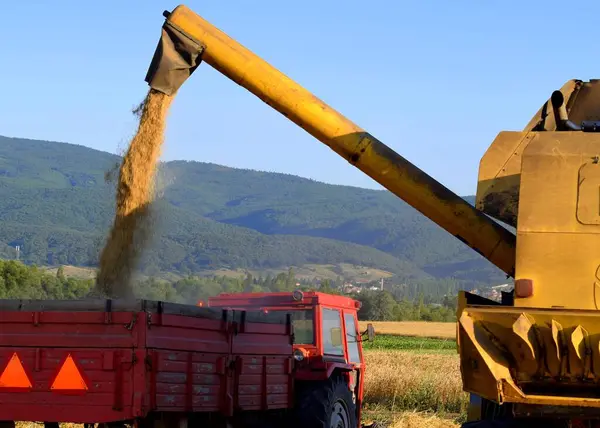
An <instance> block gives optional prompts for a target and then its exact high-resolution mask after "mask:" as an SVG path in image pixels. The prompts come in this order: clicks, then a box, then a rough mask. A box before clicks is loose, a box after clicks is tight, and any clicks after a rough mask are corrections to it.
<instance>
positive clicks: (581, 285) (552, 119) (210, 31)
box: [146, 6, 600, 426]
mask: <svg viewBox="0 0 600 428" xmlns="http://www.w3.org/2000/svg"><path fill="white" fill-rule="evenodd" d="M164 15H165V17H166V21H165V23H164V25H163V29H162V37H161V39H160V41H159V44H158V47H157V50H156V53H155V55H154V58H153V60H152V63H151V65H150V69H149V70H148V74H147V76H146V81H147V82H148V83H149V85H150V86H151V88H152V89H153V90H156V91H159V92H162V93H165V94H168V95H173V94H175V93H176V92H177V91H178V90H179V88H180V87H181V85H182V84H183V83H184V82H185V80H186V79H187V78H188V77H189V76H190V75H191V74H192V73H193V72H194V70H195V69H196V68H197V67H198V66H199V65H200V63H201V62H202V61H204V62H206V63H208V64H209V65H211V66H212V67H214V68H215V69H216V70H218V71H220V72H221V73H222V74H224V75H225V76H227V77H229V78H230V79H231V80H233V81H234V82H236V83H238V84H239V85H241V86H243V87H244V88H246V89H247V90H249V91H250V92H252V93H253V94H254V95H256V96H257V97H259V98H260V99H262V100H263V101H264V102H265V103H267V104H269V105H270V106H271V107H273V108H274V109H275V110H277V111H279V112H280V113H282V114H283V115H284V116H286V117H287V118H288V119H290V120H291V121H293V122H294V123H296V124H297V125H299V126H301V127H302V128H303V129H305V130H306V131H307V132H308V133H310V134H311V135H313V136H314V137H315V138H317V139H318V140H320V141H321V142H323V143H324V144H326V145H327V146H329V147H330V148H331V149H332V150H334V151H335V152H336V153H338V154H339V155H340V156H341V157H343V158H344V159H346V160H347V161H348V162H349V163H351V164H352V165H354V166H355V167H356V168H358V169H360V170H361V171H363V172H364V173H365V174H367V175H368V176H370V177H371V178H373V179H374V180H375V181H377V182H378V183H380V184H381V185H383V186H384V187H386V188H387V189H388V190H389V191H391V192H392V193H394V194H395V195H397V196H398V197H400V198H401V199H403V200H404V201H406V202H407V203H408V204H410V205H411V206H413V207H414V208H416V209H417V210H418V211H420V212H421V213H422V214H424V215H425V216H427V217H428V218H429V219H431V220H432V221H434V222H435V223H437V224H438V225H439V226H441V227H442V228H444V229H445V230H446V231H448V232H449V233H451V234H452V235H454V236H455V237H457V238H458V239H460V240H461V241H462V242H464V243H466V244H467V245H469V246H470V247H471V248H473V249H474V250H475V251H477V252H478V253H479V254H481V255H483V256H484V257H486V258H487V259H488V260H490V261H491V262H492V263H493V264H495V265H496V266H497V267H499V268H500V269H502V270H503V271H504V272H506V274H507V275H508V276H509V277H513V278H515V289H514V291H513V292H512V293H504V298H503V301H502V303H497V302H494V301H490V300H487V299H483V298H481V297H479V296H476V295H473V294H470V293H465V292H461V294H460V296H459V309H458V337H457V339H458V345H459V346H458V348H459V353H460V356H461V371H462V375H463V384H464V388H465V390H466V391H468V392H470V393H471V397H472V406H471V408H470V409H469V410H470V411H469V417H470V419H471V420H480V419H481V420H484V422H482V425H481V426H488V425H486V422H485V421H487V420H491V419H498V418H500V419H511V420H513V422H514V419H515V418H517V419H520V418H525V419H526V420H527V422H526V425H525V426H531V425H530V422H533V420H532V419H531V418H532V417H533V418H534V419H535V420H537V421H539V422H542V424H543V426H550V422H549V420H551V421H552V423H554V422H556V421H559V423H564V421H565V420H573V418H574V417H575V416H577V417H580V416H582V415H583V417H588V416H589V417H591V416H593V415H600V398H598V397H600V387H599V385H600V383H599V382H600V316H599V315H598V312H597V309H598V305H599V304H600V267H599V264H600V260H598V259H600V256H598V255H597V254H599V253H600V252H599V251H598V250H600V240H599V239H598V238H597V234H598V233H600V208H599V207H600V190H599V189H600V162H599V159H600V135H597V134H593V133H592V134H590V133H589V131H592V132H593V131H596V130H597V129H598V125H597V124H596V122H594V121H596V120H599V119H600V103H599V102H597V100H599V98H600V97H599V95H600V84H598V83H597V82H596V81H592V82H587V83H584V82H581V81H570V82H568V83H567V84H566V85H565V86H564V87H563V88H562V89H561V90H560V91H557V92H555V93H554V94H553V96H552V99H551V101H549V102H547V103H545V104H544V106H543V107H542V108H541V109H540V111H538V113H537V114H536V116H534V118H533V119H532V121H531V122H530V124H529V125H528V126H527V127H526V129H525V130H524V131H523V132H503V133H500V134H499V136H498V137H497V139H496V140H495V141H494V143H493V144H492V146H491V147H490V149H489V150H488V152H487V153H486V155H485V156H484V158H483V159H482V162H481V165H480V176H479V186H478V190H477V207H478V209H476V208H474V207H472V206H471V205H470V204H468V203H467V202H466V201H464V200H463V199H462V198H461V197H459V196H457V195H456V194H454V193H452V192H451V191H450V190H448V189H447V188H446V187H444V186H443V185H441V184H440V183H438V182H437V181H436V180H434V179H433V178H432V177H430V176H429V175H427V174H425V173H424V172H423V171H421V170H420V169H418V168H417V167H416V166H414V165H413V164H411V163H410V162H408V161H407V160H406V159H404V158H403V157H401V156H400V155H398V154H397V153H395V152H394V151H393V150H391V149H390V148H389V147H387V146H386V145H384V144H383V143H382V142H380V141H379V140H377V139H376V138H375V137H373V136H372V135H370V134H369V133H367V132H366V131H365V130H363V129H361V128H360V127H358V126H357V125H355V124H354V123H352V122H351V121H349V120H348V119H347V118H345V117H344V116H342V115H341V114H339V113H338V112H336V111H335V110H333V109H332V108H330V107H329V106H327V105H326V104H325V103H324V102H322V101H321V100H319V99H317V98H316V97H315V96H314V95H312V94H311V93H310V92H308V91H307V90H306V89H304V88H302V87H301V86H300V85H298V84H297V83H295V82H294V81H292V80H291V79H290V78H289V77H287V76H285V75H284V74H282V73H281V72H279V71H278V70H276V69H275V68H273V67H272V66H270V65H269V64H267V63H266V62H265V61H263V60H262V59H260V58H258V57H257V56H256V55H254V54H253V53H252V52H250V51H249V50H248V49H246V48H245V47H243V46H241V45H240V44H239V43H237V42H236V41H234V40H232V39H231V38H230V37H228V36H227V35H226V34H224V33H223V32H222V31H220V30H218V29H217V28H215V27H214V26H212V25H211V24H210V23H208V22H207V21H205V20H204V19H202V18H201V17H200V16H198V15H197V14H195V13H194V12H192V11H191V10H190V9H188V8H187V7H185V6H179V7H177V8H176V9H175V10H174V11H173V12H171V13H169V12H165V14H164ZM517 214H518V219H519V220H518V223H517ZM488 215H489V216H491V217H495V218H496V219H498V220H501V221H503V222H505V223H508V224H511V225H513V226H517V236H518V248H517V239H516V237H515V235H514V234H513V233H512V232H510V231H509V230H507V229H506V228H504V227H503V226H501V225H499V224H498V223H497V222H495V221H494V220H492V219H491V218H490V217H488ZM517 256H518V257H517ZM536 417H539V418H536ZM528 418H529V419H528ZM540 418H541V419H540ZM546 418H550V419H546ZM561 418H562V419H561ZM561 426H564V425H561Z"/></svg>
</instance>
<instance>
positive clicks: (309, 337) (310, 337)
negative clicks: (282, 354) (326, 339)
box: [290, 309, 315, 345]
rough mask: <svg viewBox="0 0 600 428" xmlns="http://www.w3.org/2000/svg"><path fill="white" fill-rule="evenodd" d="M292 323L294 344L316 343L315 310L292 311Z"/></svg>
mask: <svg viewBox="0 0 600 428" xmlns="http://www.w3.org/2000/svg"><path fill="white" fill-rule="evenodd" d="M290 314H291V316H292V325H293V326H294V344H296V345H314V344H315V332H314V315H313V310H312V309H309V310H302V311H291V312H290Z"/></svg>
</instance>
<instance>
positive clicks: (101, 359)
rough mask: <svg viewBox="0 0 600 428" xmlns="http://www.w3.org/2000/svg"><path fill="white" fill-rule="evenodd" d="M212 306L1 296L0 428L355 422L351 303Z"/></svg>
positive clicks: (219, 301)
mask: <svg viewBox="0 0 600 428" xmlns="http://www.w3.org/2000/svg"><path fill="white" fill-rule="evenodd" d="M209 306H210V307H200V306H190V305H180V304H173V303H164V302H155V301H147V300H138V301H134V302H124V301H118V300H114V301H113V300H95V301H23V300H0V426H2V428H4V427H14V421H34V422H44V423H45V424H46V425H47V426H48V427H53V426H56V424H57V423H59V422H74V423H85V424H94V423H103V424H107V425H106V426H110V427H115V428H117V427H122V426H124V424H125V423H130V424H134V425H136V426H139V427H157V426H162V427H181V426H185V425H186V424H191V425H193V426H205V427H256V428H258V427H281V426H302V427H303V428H323V427H327V428H329V427H331V426H334V427H336V428H357V427H358V426H359V421H360V408H361V404H362V396H363V384H364V371H365V366H364V358H363V355H362V335H361V333H359V330H358V321H357V318H356V311H357V309H358V307H359V304H358V302H356V301H354V300H352V299H350V298H347V297H343V296H330V295H327V294H322V293H302V292H294V293H264V294H261V293H258V294H240V295H222V296H219V297H218V298H215V299H211V304H210V305H209ZM368 333H369V336H370V337H372V335H373V331H372V328H370V329H369V331H368ZM2 421H4V422H2Z"/></svg>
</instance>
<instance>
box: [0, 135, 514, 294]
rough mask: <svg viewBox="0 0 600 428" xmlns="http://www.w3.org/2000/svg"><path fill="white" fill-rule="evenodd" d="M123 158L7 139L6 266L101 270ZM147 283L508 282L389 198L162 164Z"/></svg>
mask: <svg viewBox="0 0 600 428" xmlns="http://www.w3.org/2000/svg"><path fill="white" fill-rule="evenodd" d="M118 162H119V158H118V157H117V156H115V155H111V154H108V153H104V152H100V151H96V150H92V149H89V148H86V147H82V146H77V145H72V144H64V143H56V142H48V141H35V140H25V139H19V138H8V137H0V257H4V258H14V257H15V255H16V251H15V247H16V246H19V247H20V259H21V260H22V261H24V262H26V263H35V264H39V265H59V264H70V265H76V266H94V265H95V264H96V261H97V256H98V252H99V250H100V248H101V246H102V244H103V240H104V237H105V235H106V233H107V231H108V228H109V226H110V223H111V221H112V215H113V209H114V208H113V206H114V182H107V181H106V180H105V175H106V173H107V172H108V171H111V170H112V169H114V167H115V165H117V164H118ZM157 192H158V194H157V202H156V204H155V210H154V212H155V215H154V222H153V230H154V231H155V234H154V239H153V242H152V246H151V248H149V250H148V251H147V253H146V255H145V257H144V260H143V264H142V266H141V269H142V270H143V272H144V273H146V274H150V275H153V274H156V273H157V272H158V271H174V272H178V273H181V274H190V273H197V272H201V271H204V270H213V269H218V268H252V269H266V268H285V267H287V266H301V265H304V264H307V263H317V264H336V263H351V264H357V265H363V266H371V267H377V268H380V269H383V270H387V271H389V272H392V273H394V274H396V275H397V276H398V277H399V278H401V279H406V280H413V281H416V280H419V281H426V282H431V281H433V282H435V281H437V280H441V279H447V278H451V277H452V278H456V279H458V280H464V281H467V282H468V283H476V282H492V283H494V282H495V283H497V282H499V281H503V278H504V277H503V275H502V274H501V273H500V272H499V271H498V270H497V269H496V268H494V267H493V266H492V265H491V264H489V263H488V262H487V261H485V260H484V259H483V258H482V257H480V256H478V255H477V254H476V253H475V252H473V251H471V250H470V249H469V248H467V247H466V246H465V245H464V244H462V243H460V242H458V241H457V240H455V239H454V238H452V237H451V236H449V235H448V234H447V233H446V232H445V231H443V230H442V229H440V228H439V227H438V226H436V225H435V224H433V223H432V222H431V221H429V220H428V219H426V218H424V217H423V216H421V215H420V214H419V213H417V212H416V211H415V210H414V209H412V208H411V207H409V206H408V205H407V204H405V203H404V202H402V201H401V200H399V199H398V198H396V197H395V196H393V195H391V194H390V193H389V192H386V191H378V190H368V189H360V188H354V187H349V186H334V185H329V184H324V183H319V182H315V181H312V180H308V179H304V178H299V177H295V176H291V175H286V174H276V173H267V172H257V171H250V170H242V169H233V168H228V167H224V166H219V165H214V164H206V163H199V162H186V161H174V162H167V163H163V164H162V165H161V169H160V173H159V176H158V189H157Z"/></svg>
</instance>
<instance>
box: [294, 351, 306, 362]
mask: <svg viewBox="0 0 600 428" xmlns="http://www.w3.org/2000/svg"><path fill="white" fill-rule="evenodd" d="M305 358H306V351H305V350H304V349H302V348H298V349H296V350H295V351H294V360H296V361H304V359H305Z"/></svg>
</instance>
